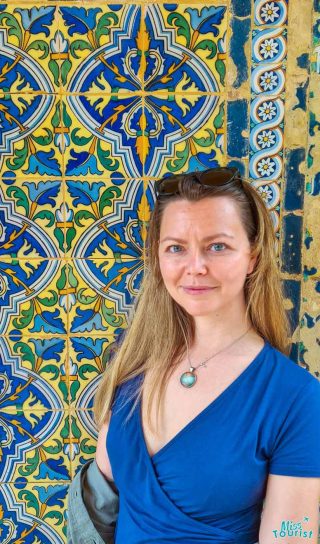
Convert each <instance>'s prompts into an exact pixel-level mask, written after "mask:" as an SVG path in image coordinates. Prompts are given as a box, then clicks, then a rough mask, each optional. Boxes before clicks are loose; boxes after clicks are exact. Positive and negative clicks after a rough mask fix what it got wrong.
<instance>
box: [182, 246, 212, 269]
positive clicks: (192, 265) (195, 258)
mask: <svg viewBox="0 0 320 544" xmlns="http://www.w3.org/2000/svg"><path fill="white" fill-rule="evenodd" d="M186 266H187V270H188V272H189V273H198V272H202V273H203V272H205V271H206V270H207V261H206V256H205V255H204V254H203V252H202V251H201V250H194V251H190V252H189V255H188V257H187V265H186Z"/></svg>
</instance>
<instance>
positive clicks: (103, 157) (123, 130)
mask: <svg viewBox="0 0 320 544" xmlns="http://www.w3.org/2000/svg"><path fill="white" fill-rule="evenodd" d="M63 112H64V116H63V119H62V121H63V127H64V132H63V135H64V145H65V147H64V174H65V177H66V178H68V179H71V178H73V179H79V178H80V179H82V180H83V179H84V180H85V178H86V176H100V177H101V176H104V177H110V175H111V174H114V175H115V174H117V175H118V177H119V178H123V177H127V178H139V177H141V174H142V158H143V157H142V154H141V153H142V151H141V148H140V147H139V146H138V141H137V136H138V133H139V131H140V130H141V127H140V124H141V118H143V103H142V99H141V97H140V96H133V95H130V96H128V97H120V98H119V99H118V98H116V97H114V96H113V95H107V94H103V95H102V96H98V95H97V94H95V95H89V94H88V95H75V94H72V95H67V96H66V97H65V98H64V99H63Z"/></svg>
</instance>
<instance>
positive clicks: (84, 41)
mask: <svg viewBox="0 0 320 544" xmlns="http://www.w3.org/2000/svg"><path fill="white" fill-rule="evenodd" d="M58 12H59V13H58V17H59V44H58V50H59V52H60V54H61V58H62V62H60V71H61V78H62V82H63V86H64V90H65V92H68V93H81V94H83V93H85V94H87V93H98V94H100V95H101V91H102V92H103V93H105V94H112V95H114V96H115V98H117V99H119V98H121V96H123V95H127V96H130V95H131V94H132V93H140V92H141V89H142V86H143V61H144V55H143V51H144V44H143V38H144V36H143V33H142V32H141V23H142V19H141V6H139V5H134V4H129V5H128V4H123V5H119V4H100V5H99V6H97V5H96V6H94V7H92V4H91V3H90V2H87V3H84V2H81V6H79V5H76V2H64V3H63V5H60V6H59V8H58Z"/></svg>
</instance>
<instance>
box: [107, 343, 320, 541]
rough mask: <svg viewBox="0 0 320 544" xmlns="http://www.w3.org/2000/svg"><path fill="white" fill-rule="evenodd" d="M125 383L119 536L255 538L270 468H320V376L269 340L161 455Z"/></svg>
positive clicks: (121, 392) (312, 472)
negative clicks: (150, 443) (150, 444)
mask: <svg viewBox="0 0 320 544" xmlns="http://www.w3.org/2000/svg"><path fill="white" fill-rule="evenodd" d="M141 379H143V377H142V375H140V376H138V377H136V378H134V379H131V380H129V381H127V382H125V383H124V384H121V385H120V386H118V388H117V390H116V395H115V398H114V402H113V406H112V416H111V419H110V424H109V430H108V434H107V440H106V446H107V451H108V455H109V459H110V463H111V468H112V473H113V477H114V480H115V484H116V486H117V487H118V489H119V499H120V500H119V514H118V520H117V525H116V531H115V543H116V544H142V543H145V544H150V543H152V542H153V543H157V544H162V543H168V542H170V543H172V544H173V543H176V542H180V543H183V544H191V543H197V544H204V543H207V542H211V543H225V544H254V543H256V542H258V539H259V527H260V518H261V512H262V507H263V500H264V498H265V494H266V486H267V478H268V474H282V475H287V476H305V477H308V476H309V477H320V425H319V413H320V382H319V381H318V380H317V379H316V378H315V377H314V376H313V375H312V374H310V373H309V372H308V371H307V370H305V369H304V368H302V367H300V366H298V365H297V364H296V363H294V362H293V361H291V360H290V359H289V358H288V357H287V356H285V355H284V354H282V353H281V352H280V351H278V350H277V349H275V348H274V347H273V346H271V344H270V343H269V342H267V341H265V344H264V347H263V348H262V350H261V351H260V353H259V354H258V355H257V356H256V357H255V358H254V360H253V361H252V362H251V363H250V364H249V366H247V367H246V369H245V370H244V371H243V372H242V373H241V374H240V375H239V376H238V377H237V378H236V379H235V380H234V381H233V382H232V383H231V384H230V385H229V386H228V387H227V388H226V389H225V390H224V391H223V392H222V393H221V394H220V395H219V396H218V397H217V398H216V399H215V400H213V402H211V403H210V404H209V405H208V406H207V407H206V408H205V409H204V410H202V411H201V412H200V413H199V414H198V415H197V416H196V417H195V418H194V419H192V421H190V422H189V423H188V424H187V425H186V426H185V427H184V428H183V429H182V430H180V431H179V432H178V434H177V435H176V436H175V437H174V438H172V439H171V440H170V441H169V442H168V443H167V444H166V445H165V446H164V447H162V448H161V449H160V450H159V451H158V452H157V453H156V454H155V455H153V456H150V455H149V453H148V450H147V447H146V442H145V440H144V435H143V430H142V425H141V404H140V402H139V404H138V405H137V408H136V409H135V411H134V413H133V416H132V417H131V418H130V419H129V420H128V421H127V422H126V423H125V421H124V420H125V418H126V416H127V415H128V413H129V411H130V409H131V407H132V404H133V402H134V400H130V401H129V402H127V403H125V404H124V403H123V402H122V401H123V400H125V398H127V396H128V393H129V392H130V395H131V393H132V388H133V389H134V388H136V387H137V385H138V384H139V381H140V380H141Z"/></svg>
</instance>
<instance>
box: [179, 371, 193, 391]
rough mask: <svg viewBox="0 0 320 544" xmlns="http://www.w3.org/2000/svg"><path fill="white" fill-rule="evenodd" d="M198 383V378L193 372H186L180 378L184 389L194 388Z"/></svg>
mask: <svg viewBox="0 0 320 544" xmlns="http://www.w3.org/2000/svg"><path fill="white" fill-rule="evenodd" d="M196 381H197V376H196V375H195V374H194V373H193V372H184V373H183V374H181V376H180V383H181V385H183V387H192V386H193V385H194V384H195V383H196Z"/></svg>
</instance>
